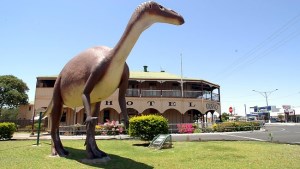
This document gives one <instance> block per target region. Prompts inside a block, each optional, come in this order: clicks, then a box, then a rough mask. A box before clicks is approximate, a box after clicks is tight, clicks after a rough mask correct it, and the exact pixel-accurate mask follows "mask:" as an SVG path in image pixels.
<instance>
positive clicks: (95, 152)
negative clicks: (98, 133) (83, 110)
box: [85, 102, 109, 161]
mask: <svg viewBox="0 0 300 169" xmlns="http://www.w3.org/2000/svg"><path fill="white" fill-rule="evenodd" d="M92 110H93V112H92V113H93V116H94V117H98V115H99V110H100V102H98V103H95V104H93V105H92ZM96 123H97V120H96V119H94V120H92V121H88V122H87V124H86V130H87V133H86V140H85V145H86V151H87V158H89V159H95V158H103V159H105V160H106V161H107V160H109V157H108V156H107V154H106V153H105V152H103V151H101V150H100V149H99V148H98V146H97V143H96V140H95V126H96Z"/></svg>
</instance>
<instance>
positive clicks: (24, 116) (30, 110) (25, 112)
mask: <svg viewBox="0 0 300 169" xmlns="http://www.w3.org/2000/svg"><path fill="white" fill-rule="evenodd" d="M33 114H34V103H33V102H30V103H28V104H27V105H20V106H19V114H18V116H17V119H20V120H31V119H32V118H33Z"/></svg>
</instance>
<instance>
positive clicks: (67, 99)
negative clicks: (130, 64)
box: [63, 65, 124, 107]
mask: <svg viewBox="0 0 300 169" xmlns="http://www.w3.org/2000/svg"><path fill="white" fill-rule="evenodd" d="M123 70H124V65H123V66H113V65H111V66H110V67H109V68H108V70H107V72H106V73H105V75H104V76H103V77H102V78H101V80H100V81H99V82H98V83H97V84H96V85H95V86H94V88H93V90H92V92H91V93H90V102H91V103H96V102H99V101H102V100H105V99H106V98H108V97H109V96H110V95H112V94H113V93H114V92H115V91H116V89H117V88H118V86H119V84H120V80H121V76H122V73H123ZM84 86H85V82H81V83H80V84H77V85H76V86H70V87H69V88H68V91H67V92H66V93H67V94H66V95H63V100H64V104H65V105H66V106H69V107H79V106H82V105H83V101H82V94H83V89H84Z"/></svg>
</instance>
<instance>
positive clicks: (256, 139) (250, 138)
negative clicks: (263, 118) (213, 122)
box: [223, 134, 267, 141]
mask: <svg viewBox="0 0 300 169" xmlns="http://www.w3.org/2000/svg"><path fill="white" fill-rule="evenodd" d="M223 135H226V136H231V137H238V138H244V139H249V140H255V141H267V140H263V139H258V138H252V137H244V136H236V135H230V134H223Z"/></svg>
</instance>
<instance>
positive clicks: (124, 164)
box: [65, 147, 153, 169]
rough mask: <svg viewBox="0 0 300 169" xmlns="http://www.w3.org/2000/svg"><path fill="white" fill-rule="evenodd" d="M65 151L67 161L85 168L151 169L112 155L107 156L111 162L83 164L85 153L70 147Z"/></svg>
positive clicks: (145, 165)
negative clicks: (73, 161) (72, 161)
mask: <svg viewBox="0 0 300 169" xmlns="http://www.w3.org/2000/svg"><path fill="white" fill-rule="evenodd" d="M65 148H66V150H68V151H69V152H70V154H69V156H67V157H66V158H67V159H70V160H75V161H77V162H79V163H81V164H84V165H87V166H93V167H101V168H105V169H115V168H122V169H126V168H134V169H152V168H153V167H152V166H149V165H147V164H144V163H140V162H137V161H134V160H132V159H129V158H125V157H121V156H118V155H114V154H108V156H109V157H110V158H111V160H110V161H109V162H107V163H103V164H100V163H98V164H89V163H83V162H82V159H85V158H86V151H85V150H80V149H74V148H71V147H65Z"/></svg>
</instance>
